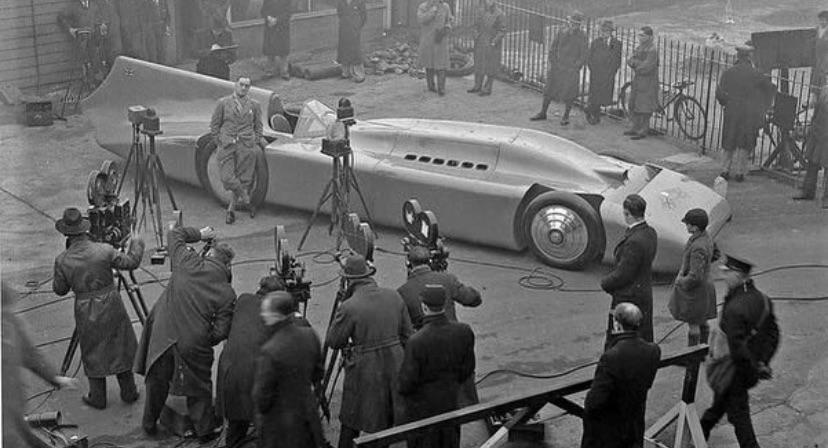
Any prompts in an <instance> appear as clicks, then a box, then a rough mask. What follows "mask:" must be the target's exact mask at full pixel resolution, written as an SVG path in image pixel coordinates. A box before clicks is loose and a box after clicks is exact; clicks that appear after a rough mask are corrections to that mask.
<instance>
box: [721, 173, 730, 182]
mask: <svg viewBox="0 0 828 448" xmlns="http://www.w3.org/2000/svg"><path fill="white" fill-rule="evenodd" d="M719 177H721V178H722V179H724V180H730V172H728V171H722V173H721V174H719Z"/></svg>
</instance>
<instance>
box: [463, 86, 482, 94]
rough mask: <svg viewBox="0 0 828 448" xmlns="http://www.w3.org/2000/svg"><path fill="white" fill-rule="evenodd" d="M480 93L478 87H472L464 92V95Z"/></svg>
mask: <svg viewBox="0 0 828 448" xmlns="http://www.w3.org/2000/svg"><path fill="white" fill-rule="evenodd" d="M479 91H480V87H477V86H474V87H472V88H471V89H469V90H466V93H477V92H479Z"/></svg>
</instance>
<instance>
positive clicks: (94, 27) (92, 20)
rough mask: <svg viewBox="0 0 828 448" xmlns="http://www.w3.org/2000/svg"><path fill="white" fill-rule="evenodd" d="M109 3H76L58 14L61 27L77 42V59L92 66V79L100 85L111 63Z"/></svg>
mask: <svg viewBox="0 0 828 448" xmlns="http://www.w3.org/2000/svg"><path fill="white" fill-rule="evenodd" d="M106 19H108V16H107V11H106V3H105V0H72V2H71V3H69V4H68V5H66V7H65V8H64V9H63V10H62V11H61V12H60V13H58V16H57V22H58V26H59V27H60V28H62V29H63V30H64V31H66V32H67V33H68V34H69V35H70V36H71V37H72V39H73V46H74V51H75V54H76V57H77V58H80V59H81V60H82V61H83V60H85V61H87V62H88V63H90V64H91V68H92V70H93V73H90V74H89V76H93V77H95V78H97V80H98V81H100V80H102V79H103V77H104V76H106V70H107V62H108V61H109V48H110V47H111V44H110V37H111V36H110V34H109V30H108V24H107V25H103V23H104V22H103V20H106Z"/></svg>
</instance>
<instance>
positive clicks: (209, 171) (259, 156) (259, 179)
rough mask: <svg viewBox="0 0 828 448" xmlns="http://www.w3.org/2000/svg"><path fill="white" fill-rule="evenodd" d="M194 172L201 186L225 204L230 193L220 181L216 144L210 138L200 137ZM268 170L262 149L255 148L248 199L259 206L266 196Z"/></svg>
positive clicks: (228, 199)
mask: <svg viewBox="0 0 828 448" xmlns="http://www.w3.org/2000/svg"><path fill="white" fill-rule="evenodd" d="M196 173H197V174H198V180H199V182H201V186H202V187H204V188H205V189H206V190H207V191H209V192H210V194H212V196H213V198H215V199H216V201H218V202H219V203H220V204H222V205H227V203H228V202H229V201H230V195H231V193H230V192H229V191H227V190H225V189H224V185H222V183H221V172H220V168H219V163H218V157H217V156H216V144H215V142H213V141H212V138H210V139H204V138H202V139H200V140H199V144H198V148H197V149H196ZM268 183H269V172H268V168H267V159H266V158H265V156H264V151H261V150H257V153H256V170H255V171H254V173H253V186H252V187H251V189H250V201H251V202H252V203H253V205H255V206H256V207H259V206H260V205H261V204H262V203H263V202H264V200H265V197H266V196H267V187H268Z"/></svg>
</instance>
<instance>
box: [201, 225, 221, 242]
mask: <svg viewBox="0 0 828 448" xmlns="http://www.w3.org/2000/svg"><path fill="white" fill-rule="evenodd" d="M217 235H218V233H216V230H215V229H213V228H212V227H210V226H207V227H205V228H203V229H201V241H207V240H212V239H215V238H216V236H217Z"/></svg>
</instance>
